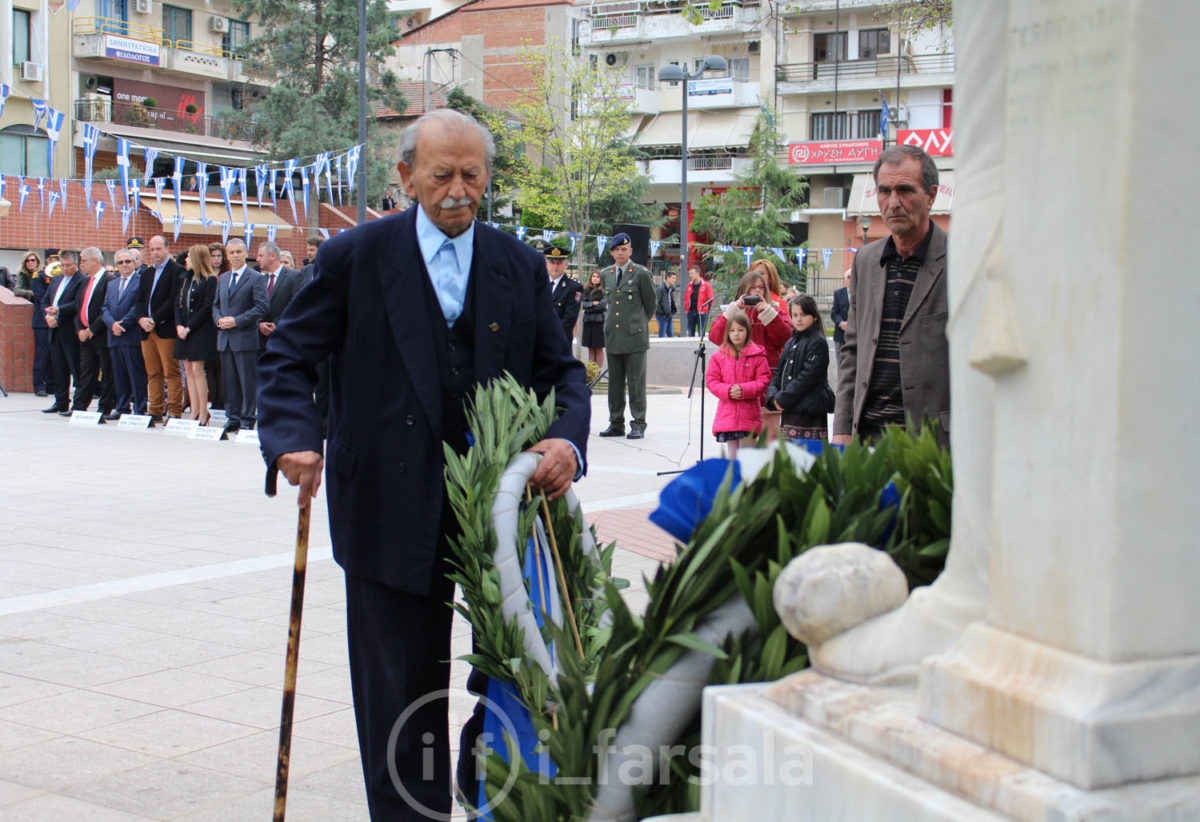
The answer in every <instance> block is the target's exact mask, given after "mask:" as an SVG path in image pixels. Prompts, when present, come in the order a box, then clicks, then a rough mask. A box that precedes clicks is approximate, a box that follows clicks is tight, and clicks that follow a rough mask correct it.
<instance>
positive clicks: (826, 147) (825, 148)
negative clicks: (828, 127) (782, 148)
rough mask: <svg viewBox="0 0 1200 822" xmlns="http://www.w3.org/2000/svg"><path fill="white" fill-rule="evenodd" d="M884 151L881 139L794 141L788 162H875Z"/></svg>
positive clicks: (791, 163) (807, 164)
mask: <svg viewBox="0 0 1200 822" xmlns="http://www.w3.org/2000/svg"><path fill="white" fill-rule="evenodd" d="M882 151H883V143H882V141H880V140H833V141H830V142H827V143H792V144H791V145H789V146H788V163H789V164H790V165H794V166H795V165H801V166H825V165H832V164H834V163H873V162H875V160H876V158H878V157H879V154H880V152H882Z"/></svg>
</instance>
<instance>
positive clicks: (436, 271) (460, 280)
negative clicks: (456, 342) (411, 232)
mask: <svg viewBox="0 0 1200 822" xmlns="http://www.w3.org/2000/svg"><path fill="white" fill-rule="evenodd" d="M417 245H418V246H419V247H420V249H421V259H423V260H424V261H425V269H426V270H427V271H428V272H429V279H430V281H431V282H432V283H433V290H434V293H436V294H437V298H438V304H439V305H441V307H442V315H443V316H444V317H445V318H446V326H447V327H449V326H452V325H454V321H455V320H457V319H458V318H459V316H461V315H462V312H463V304H464V303H466V301H467V280H468V279H469V278H470V276H471V260H472V258H473V256H474V254H475V223H474V222H472V223H471V226H470V228H468V229H467V230H466V231H464V232H463V233H462V234H459V235H458V236H457V237H447V236H446V235H445V234H443V233H442V230H441V229H440V228H438V227H437V226H435V225H434V224H433V221H432V220H430V219H429V217H428V216H427V215H426V214H425V207H424V206H421V205H418V206H417ZM442 246H447V250H445V251H443V250H442ZM450 249H453V251H452V252H451V251H450ZM439 252H441V253H439Z"/></svg>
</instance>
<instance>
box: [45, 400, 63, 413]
mask: <svg viewBox="0 0 1200 822" xmlns="http://www.w3.org/2000/svg"><path fill="white" fill-rule="evenodd" d="M42 413H43V414H61V413H62V409H61V408H59V407H58V403H54V405H52V406H50V407H49V408H43V409H42Z"/></svg>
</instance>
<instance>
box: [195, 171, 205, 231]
mask: <svg viewBox="0 0 1200 822" xmlns="http://www.w3.org/2000/svg"><path fill="white" fill-rule="evenodd" d="M196 187H197V188H198V189H199V190H200V219H201V220H204V219H206V218H207V215H206V214H205V213H204V208H205V206H207V205H208V163H201V162H199V161H197V162H196Z"/></svg>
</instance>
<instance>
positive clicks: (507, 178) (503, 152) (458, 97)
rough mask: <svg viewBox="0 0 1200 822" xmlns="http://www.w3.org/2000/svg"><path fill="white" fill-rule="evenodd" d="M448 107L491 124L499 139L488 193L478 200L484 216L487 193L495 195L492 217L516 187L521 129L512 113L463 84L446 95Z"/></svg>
mask: <svg viewBox="0 0 1200 822" xmlns="http://www.w3.org/2000/svg"><path fill="white" fill-rule="evenodd" d="M446 108H452V109H455V110H456V111H461V112H463V113H464V114H470V115H471V116H472V117H474V118H475V119H476V120H478V121H479V122H481V123H483V124H484V125H485V126H487V127H488V131H490V132H491V133H492V140H493V141H495V143H496V156H495V158H494V159H493V160H492V168H491V175H492V180H491V187H490V189H489V190H488V194H487V195H486V196H485V197H484V198H483V200H481V201H480V203H479V215H480V217H481V218H483V217H485V216H486V215H487V213H488V197H491V198H492V203H491V205H492V218H493V219H495V216H496V212H497V211H499V210H500V209H502V208H504V207H505V206H506V205H508V204H509V203H510V202H511V201H512V198H511V196H510V195H511V193H512V192H513V190H514V189H515V188H516V185H517V183H516V174H517V169H518V166H519V165H520V163H521V155H522V152H523V146H522V145H521V143H520V140H521V137H520V129H519V125H520V124H519V123H517V122H516V121H515V120H514V118H513V117H512V115H510V114H508V113H506V112H503V111H497V110H496V109H494V108H492V107H491V106H489V105H486V104H484V103H483V102H481V101H479V100H476V99H475V98H474V97H472V96H471V95H469V94H467V93H466V92H465V91H463V90H462V88H459V87H455V88H453V89H451V90H450V93H449V94H448V95H447V96H446Z"/></svg>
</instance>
